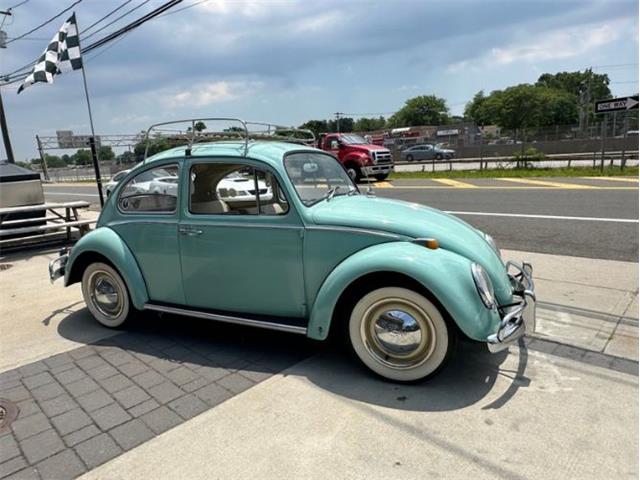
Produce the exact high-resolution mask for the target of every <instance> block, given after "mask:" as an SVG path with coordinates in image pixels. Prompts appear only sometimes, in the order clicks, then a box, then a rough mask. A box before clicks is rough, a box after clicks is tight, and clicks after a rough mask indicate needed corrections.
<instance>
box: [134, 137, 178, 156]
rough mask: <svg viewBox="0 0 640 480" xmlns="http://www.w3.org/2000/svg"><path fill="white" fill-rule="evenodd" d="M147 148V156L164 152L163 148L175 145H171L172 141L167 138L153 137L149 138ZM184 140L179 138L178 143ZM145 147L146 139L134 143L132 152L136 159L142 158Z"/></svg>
mask: <svg viewBox="0 0 640 480" xmlns="http://www.w3.org/2000/svg"><path fill="white" fill-rule="evenodd" d="M148 143H149V150H148V151H147V157H150V156H151V155H155V154H156V153H160V152H164V151H165V150H169V149H170V148H171V147H175V146H177V145H172V143H177V142H172V141H171V140H170V139H169V138H166V137H160V136H158V137H153V138H150V139H149V142H148ZM184 143H185V140H184V139H181V141H180V144H182V145H184ZM146 148H147V141H145V140H142V141H140V142H138V143H136V144H135V146H134V147H133V153H134V155H135V156H136V159H138V160H142V159H143V158H144V152H145V149H146Z"/></svg>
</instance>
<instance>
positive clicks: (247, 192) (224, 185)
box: [216, 173, 273, 202]
mask: <svg viewBox="0 0 640 480" xmlns="http://www.w3.org/2000/svg"><path fill="white" fill-rule="evenodd" d="M216 192H217V194H218V198H219V199H220V200H222V201H225V202H251V201H255V198H256V186H255V184H254V183H253V178H247V177H244V176H242V175H241V174H235V173H232V174H231V175H227V176H226V177H225V178H223V179H222V180H220V182H218V185H217V187H216ZM258 192H259V194H260V200H265V201H269V200H271V199H272V198H273V192H272V191H271V187H268V186H267V184H266V183H264V181H262V180H258Z"/></svg>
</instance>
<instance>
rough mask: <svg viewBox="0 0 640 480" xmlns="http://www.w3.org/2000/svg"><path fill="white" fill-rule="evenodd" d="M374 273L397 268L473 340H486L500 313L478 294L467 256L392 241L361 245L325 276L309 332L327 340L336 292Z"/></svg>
mask: <svg viewBox="0 0 640 480" xmlns="http://www.w3.org/2000/svg"><path fill="white" fill-rule="evenodd" d="M376 272H394V273H400V274H403V275H406V276H408V277H411V278H413V279H414V280H416V281H418V282H419V283H420V284H422V285H423V286H424V287H425V288H426V289H427V290H429V291H430V292H431V293H432V294H433V295H434V296H435V297H436V299H437V300H438V301H439V302H440V304H441V305H442V306H443V307H444V308H445V309H446V310H447V312H448V313H449V315H450V316H451V318H453V320H454V321H455V322H456V324H457V325H458V327H459V328H460V330H462V332H463V333H464V334H465V335H467V336H468V337H470V338H472V339H474V340H485V339H486V338H487V336H488V335H489V334H491V333H493V332H494V331H495V329H496V328H497V325H498V323H499V322H500V318H499V316H498V313H497V312H496V311H495V310H489V309H487V308H486V307H485V306H484V304H483V303H482V301H481V300H480V297H479V296H478V292H477V290H476V286H475V283H474V282H473V278H472V277H471V261H470V260H469V259H467V258H465V257H463V256H461V255H458V254H456V253H453V252H450V251H448V250H444V249H441V248H440V249H436V250H430V249H428V248H425V247H423V246H420V245H417V244H414V243H410V242H391V243H384V244H379V245H375V246H372V247H368V248H366V249H364V250H360V251H359V252H358V253H355V254H354V255H352V256H351V257H349V258H347V259H346V260H344V261H343V262H342V263H340V264H339V265H338V266H337V267H336V268H335V269H334V270H333V271H332V272H331V273H330V274H329V275H328V276H327V278H326V279H325V281H324V283H323V284H322V286H321V287H320V290H319V292H318V295H317V296H316V300H315V302H314V304H313V307H312V309H311V316H310V319H309V325H308V329H307V335H308V336H309V337H310V338H313V339H316V340H324V339H326V338H327V335H328V334H329V328H330V324H331V319H332V317H333V312H334V309H335V307H336V304H337V302H338V300H339V299H340V295H341V294H342V293H343V292H344V291H345V289H346V288H347V287H348V286H349V285H350V284H351V283H352V282H354V281H355V280H357V279H358V278H360V277H362V276H364V275H367V274H370V273H376Z"/></svg>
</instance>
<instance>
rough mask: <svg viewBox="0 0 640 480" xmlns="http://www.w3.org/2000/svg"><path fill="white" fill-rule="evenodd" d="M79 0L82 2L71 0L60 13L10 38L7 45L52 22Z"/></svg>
mask: <svg viewBox="0 0 640 480" xmlns="http://www.w3.org/2000/svg"><path fill="white" fill-rule="evenodd" d="M80 2H82V0H76V1H75V2H73V3H72V4H71V5H69V6H68V7H67V8H65V9H64V10H62V11H61V12H60V13H58V14H57V15H55V16H54V17H51V18H50V19H49V20H47V21H46V22H44V23H41V24H40V25H38V26H37V27H34V28H32V29H31V30H29V31H28V32H25V33H23V34H22V35H19V36H17V37H15V38H13V39H11V40H9V41H8V42H7V45H9V44H10V43H11V42H15V41H16V40H20V39H21V38H23V37H26V36H27V35H30V34H32V33H33V32H35V31H37V30H40V29H41V28H42V27H44V26H45V25H47V24H49V23H51V22H53V21H54V20H55V19H56V18H58V17H59V16H60V15H63V14H64V13H65V12H68V11H69V10H71V9H72V8H73V7H75V6H76V5H77V4H79V3H80Z"/></svg>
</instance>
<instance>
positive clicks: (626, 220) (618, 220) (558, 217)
mask: <svg viewBox="0 0 640 480" xmlns="http://www.w3.org/2000/svg"><path fill="white" fill-rule="evenodd" d="M445 212H446V213H450V214H451V215H475V216H481V217H513V218H538V219H544V220H578V221H583V222H612V223H638V219H635V218H603V217H570V216H564V215H535V214H526V213H497V212H458V211H452V210H445Z"/></svg>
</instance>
